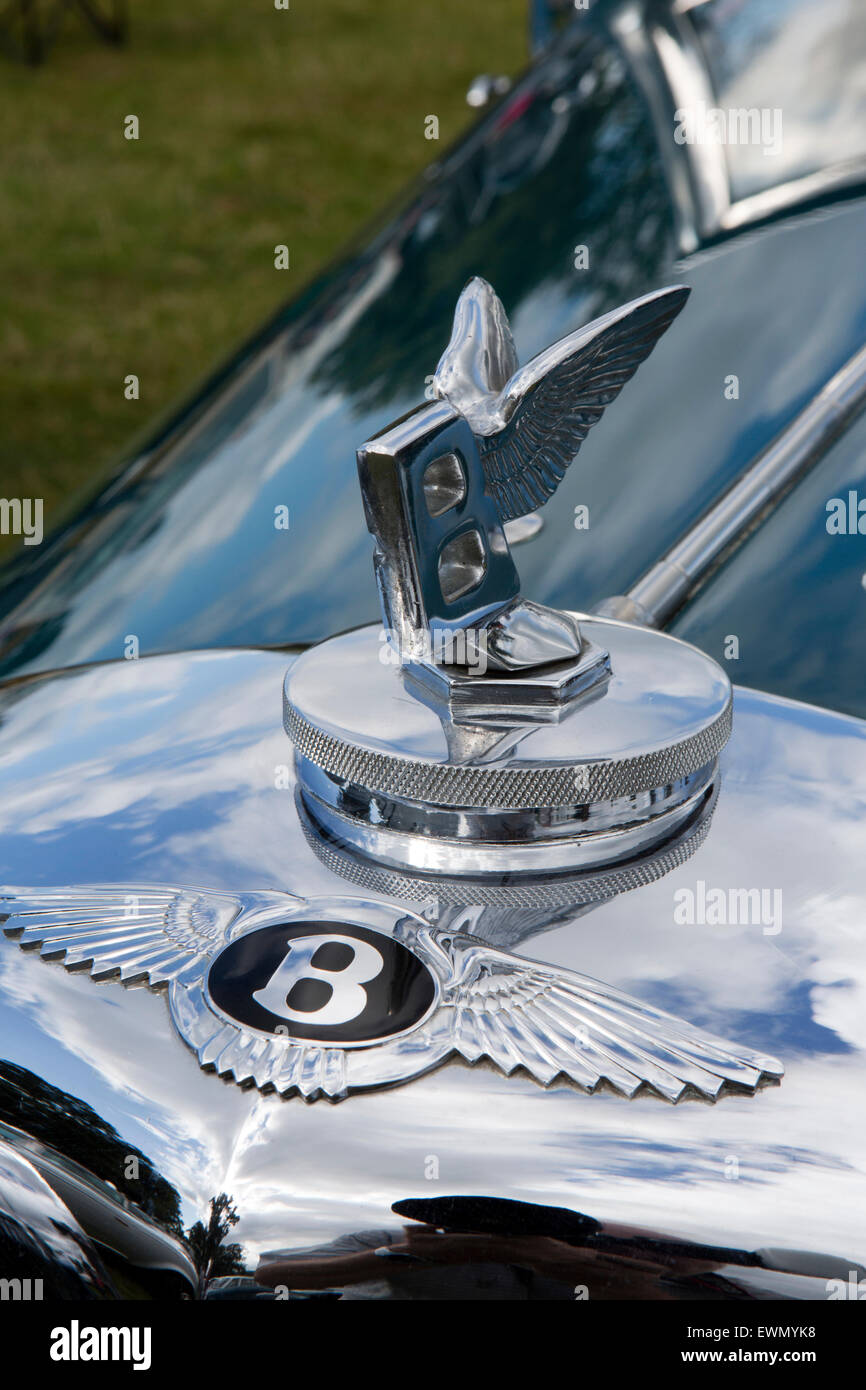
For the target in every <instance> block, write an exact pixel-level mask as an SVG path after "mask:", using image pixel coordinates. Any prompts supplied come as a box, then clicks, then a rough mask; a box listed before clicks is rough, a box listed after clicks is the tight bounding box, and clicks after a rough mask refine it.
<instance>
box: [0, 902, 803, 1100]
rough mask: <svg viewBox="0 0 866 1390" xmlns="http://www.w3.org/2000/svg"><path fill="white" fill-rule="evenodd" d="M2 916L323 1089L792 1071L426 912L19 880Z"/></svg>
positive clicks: (669, 1082) (676, 1089) (744, 1084)
mask: <svg viewBox="0 0 866 1390" xmlns="http://www.w3.org/2000/svg"><path fill="white" fill-rule="evenodd" d="M348 914H351V920H345V918H346V916H347V915H348ZM0 916H3V917H5V922H4V930H5V931H6V932H7V934H12V935H14V936H15V937H16V938H17V939H18V941H19V943H20V945H21V946H23V947H25V948H30V949H35V948H38V949H39V951H40V953H41V954H42V955H43V956H45V957H48V958H51V957H54V958H62V959H63V960H64V963H65V964H66V965H67V966H68V967H69V968H70V969H73V968H76V967H77V968H79V969H80V968H81V967H82V966H85V965H89V968H90V973H91V974H92V975H93V977H94V979H101V978H105V977H107V976H111V975H118V976H119V977H120V979H121V980H125V981H133V980H139V981H142V980H143V981H145V982H147V983H148V984H150V985H151V986H153V987H163V988H166V989H167V990H168V997H169V1006H170V1009H171V1014H172V1018H173V1019H174V1022H175V1025H176V1027H177V1029H178V1031H179V1033H180V1034H181V1037H183V1038H184V1039H185V1041H186V1042H187V1043H188V1044H189V1045H190V1046H191V1047H192V1048H193V1050H194V1051H195V1053H196V1055H197V1057H198V1060H199V1062H200V1063H201V1064H202V1066H205V1067H208V1068H211V1069H213V1070H215V1071H217V1072H219V1073H220V1074H221V1075H228V1076H231V1077H232V1078H233V1079H234V1080H235V1081H237V1082H239V1083H249V1082H253V1083H254V1084H255V1085H257V1086H259V1087H262V1088H272V1089H274V1090H277V1091H279V1092H281V1093H283V1094H288V1093H291V1092H297V1093H299V1094H300V1095H303V1096H304V1097H305V1098H307V1099H310V1100H312V1099H316V1098H317V1097H318V1096H326V1097H328V1098H329V1099H331V1100H338V1099H340V1098H341V1097H343V1096H345V1095H346V1094H347V1093H348V1092H349V1091H350V1090H356V1089H359V1088H366V1087H371V1086H382V1085H393V1084H394V1083H395V1082H399V1081H406V1080H409V1079H410V1078H412V1077H413V1076H418V1075H420V1074H421V1073H423V1072H425V1071H429V1070H430V1069H431V1068H433V1067H436V1066H438V1065H439V1064H440V1063H441V1062H442V1061H444V1060H445V1058H447V1057H448V1056H449V1055H450V1054H452V1053H458V1054H460V1055H461V1056H462V1057H463V1058H464V1059H465V1060H467V1061H469V1062H477V1061H479V1060H480V1059H481V1058H487V1059H488V1060H489V1061H491V1062H492V1063H493V1064H494V1065H495V1066H496V1067H498V1068H499V1070H500V1071H502V1072H505V1073H506V1074H508V1073H510V1072H512V1071H514V1070H515V1068H517V1067H522V1068H524V1069H525V1070H526V1071H528V1072H529V1073H530V1074H531V1075H532V1076H534V1077H535V1078H536V1080H538V1081H541V1082H543V1083H549V1082H551V1081H552V1080H554V1078H555V1077H557V1076H559V1075H562V1076H564V1077H568V1078H570V1079H571V1080H572V1081H574V1082H576V1083H577V1084H578V1085H579V1086H581V1087H583V1088H585V1089H587V1090H595V1089H596V1088H597V1087H599V1086H600V1085H602V1083H603V1082H606V1083H607V1084H608V1085H609V1086H610V1087H612V1088H613V1089H614V1090H616V1091H619V1092H620V1093H621V1094H624V1095H629V1096H630V1095H633V1094H634V1093H635V1092H636V1091H637V1090H639V1089H640V1088H642V1087H647V1088H649V1089H651V1090H653V1091H655V1092H656V1093H657V1094H658V1095H660V1096H662V1097H664V1098H665V1099H667V1100H672V1101H673V1100H678V1099H679V1097H680V1096H681V1095H682V1094H683V1093H684V1092H685V1091H686V1090H687V1089H691V1090H692V1091H694V1092H695V1093H696V1094H700V1095H702V1096H703V1097H704V1098H705V1099H715V1098H716V1097H717V1096H718V1094H719V1092H720V1091H721V1090H722V1088H723V1087H725V1086H726V1085H728V1086H731V1087H733V1088H735V1089H743V1088H746V1089H753V1088H754V1087H755V1086H757V1084H758V1083H759V1082H760V1081H762V1080H765V1079H769V1078H770V1077H772V1076H776V1075H778V1063H775V1062H774V1061H773V1059H772V1058H768V1057H764V1056H761V1055H760V1054H758V1053H756V1052H753V1051H751V1050H750V1049H748V1048H737V1047H733V1046H732V1045H731V1044H728V1043H724V1042H722V1041H721V1040H719V1039H716V1038H713V1037H711V1036H709V1035H708V1034H705V1033H702V1032H700V1031H699V1030H697V1029H693V1028H690V1027H689V1025H688V1024H685V1023H683V1022H682V1021H681V1020H679V1019H676V1018H674V1017H672V1016H671V1015H670V1014H666V1013H662V1012H661V1011H659V1010H656V1009H648V1008H647V1007H646V1006H645V1005H643V1004H640V1003H639V1002H638V1001H637V1000H636V999H631V998H630V997H629V996H628V995H626V994H623V993H621V992H620V991H618V990H612V989H609V988H608V987H607V986H605V985H602V984H600V983H599V982H598V981H596V980H591V979H588V978H586V977H585V976H583V975H578V974H575V973H574V972H573V971H567V970H566V971H563V970H556V969H553V968H552V967H551V966H548V965H544V964H542V963H541V962H538V961H532V960H527V959H522V958H521V957H518V956H515V955H512V954H511V953H509V952H506V951H500V950H496V949H494V948H492V947H491V946H489V945H488V944H487V943H486V942H484V941H480V940H477V939H475V938H474V937H472V936H471V935H468V934H466V933H462V932H459V931H454V930H436V929H435V928H432V927H430V925H429V924H428V923H426V922H425V921H424V920H423V919H422V918H419V917H417V916H415V915H414V914H407V915H405V916H400V914H394V913H393V912H389V911H388V910H387V909H379V910H378V911H377V910H375V909H370V908H368V909H367V910H366V911H365V912H362V913H361V914H359V912H358V909H357V905H353V904H352V903H351V902H348V901H346V902H342V903H340V902H337V903H330V904H322V903H318V904H316V903H310V902H303V901H302V900H300V899H298V898H295V897H292V896H291V895H290V894H288V893H248V894H238V895H237V896H233V895H230V894H220V893H210V892H206V891H192V890H189V889H181V888H174V887H171V886H160V887H153V886H150V887H147V886H138V887H135V886H132V887H129V888H124V889H123V890H122V891H121V890H118V889H109V888H105V887H82V888H79V889H64V890H63V891H62V892H50V891H41V892H39V891H27V890H19V891H17V892H14V893H7V894H6V895H5V897H4V898H2V899H0ZM359 916H360V918H361V920H359ZM328 982H329V983H328ZM323 983H324V984H325V985H326V987H325V988H324V989H323ZM322 995H324V998H323V997H322Z"/></svg>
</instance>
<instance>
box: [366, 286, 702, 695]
mask: <svg viewBox="0 0 866 1390" xmlns="http://www.w3.org/2000/svg"><path fill="white" fill-rule="evenodd" d="M688 295H689V291H688V289H685V288H682V287H673V288H668V289H664V290H658V291H656V292H655V293H653V294H648V295H644V297H643V298H641V299H636V300H634V301H633V302H632V303H631V304H626V305H625V306H624V307H623V308H621V309H617V310H614V311H613V312H612V313H609V314H605V315H604V316H603V317H602V318H599V319H596V320H595V321H594V322H593V323H591V324H589V325H588V326H587V327H586V328H582V329H579V330H578V331H577V332H576V333H571V334H569V336H568V337H566V338H563V339H561V340H560V341H559V342H558V343H554V344H553V346H552V347H549V348H547V349H546V351H544V352H542V353H539V355H538V356H537V357H534V358H533V359H532V361H531V362H529V363H528V364H527V365H526V366H525V367H522V368H518V364H517V353H516V351H515V348H514V341H513V339H512V336H511V330H510V328H509V326H508V319H507V317H506V314H505V310H504V308H503V307H502V303H501V302H500V300H499V298H498V296H497V295H496V294H495V292H494V290H493V289H492V287H491V286H490V285H489V284H488V283H487V281H486V280H482V279H480V278H479V277H477V276H476V277H475V278H474V279H472V280H470V281H469V284H468V285H467V286H466V288H465V289H464V291H463V293H462V294H461V296H460V298H459V300H458V302H457V309H456V312H455V315H454V329H453V333H452V336H451V341H450V343H449V344H448V347H447V348H446V350H445V352H444V354H443V355H442V358H441V359H440V362H439V365H438V367H437V369H436V372H435V375H434V377H433V381H432V394H433V395H434V397H436V399H437V402H438V403H437V404H435V405H432V406H430V407H428V408H426V409H424V408H422V410H421V411H419V412H416V413H415V414H414V415H413V416H411V417H410V419H409V421H406V422H401V424H400V425H398V426H396V427H394V428H393V429H392V430H389V431H387V432H386V433H385V434H384V435H381V436H378V437H377V438H376V439H375V440H372V441H371V442H370V443H369V444H367V445H365V446H364V448H363V449H362V450H361V451H360V453H359V455H358V467H359V470H360V476H361V487H362V491H363V493H364V499H365V505H366V509H367V520H368V525H369V527H370V530H371V531H372V533H373V535H374V537H375V541H376V570H377V576H378V579H379V585H380V591H381V595H382V603H383V610H384V614H385V621H386V627H388V628H389V629H390V630H391V634H392V640H396V641H399V642H400V644H401V646H402V648H403V650H404V652H405V653H406V654H407V655H409V654H410V653H412V652H414V651H417V649H418V646H419V643H421V642H422V641H423V635H425V634H427V633H431V632H432V633H433V634H436V635H440V636H442V635H445V634H448V635H449V636H450V637H451V638H452V656H451V657H450V658H449V659H450V661H451V664H454V665H458V666H459V665H461V664H467V663H468V664H472V663H473V662H475V663H476V665H477V662H478V660H479V659H483V661H484V664H485V667H490V668H493V669H498V670H504V671H516V670H524V669H531V668H537V667H541V666H544V665H546V664H549V663H550V662H558V661H562V660H564V659H566V658H569V657H570V658H577V657H579V655H580V652H581V639H580V632H579V629H578V626H577V623H576V622H575V621H574V619H573V618H572V617H571V616H570V615H568V614H564V613H560V612H557V611H556V610H555V609H550V608H544V607H542V606H541V605H539V604H536V603H532V602H530V601H528V600H526V599H523V598H521V597H520V596H519V583H520V582H519V579H518V575H517V570H516V568H515V566H514V563H513V561H512V559H511V555H510V552H509V548H508V543H507V541H506V539H505V533H504V531H503V525H504V523H505V522H506V521H509V520H512V519H513V518H515V517H520V516H524V515H525V514H526V513H528V512H531V511H533V510H534V509H535V508H536V507H539V506H541V504H542V503H544V502H546V501H547V500H548V499H549V498H550V497H552V496H553V494H554V492H555V491H556V489H557V487H558V486H559V483H560V482H561V481H562V478H563V476H564V474H565V471H566V469H567V468H568V466H569V464H570V463H571V461H572V459H573V458H574V456H575V455H576V454H577V452H578V450H579V449H580V447H581V445H582V443H583V441H584V439H585V438H586V436H587V434H588V432H589V430H590V429H591V427H592V426H593V425H594V424H596V423H597V421H598V420H600V419H601V416H602V415H603V413H604V410H605V408H606V407H607V406H608V405H609V404H610V403H611V402H612V401H613V400H615V399H616V397H617V396H618V395H619V393H620V391H621V390H622V388H623V386H624V385H625V383H626V382H627V381H628V380H629V379H630V377H632V376H633V375H634V373H635V372H636V371H637V368H638V366H639V365H640V363H641V362H642V361H643V360H644V359H645V358H646V357H648V356H649V354H650V352H651V351H652V349H653V347H654V346H655V344H656V342H657V341H658V339H659V338H660V337H661V335H662V334H663V333H664V331H665V329H666V328H667V327H668V326H669V325H670V323H671V322H672V321H673V319H674V318H675V317H676V315H677V314H678V313H679V311H680V309H681V308H682V307H683V304H684V303H685V301H686V299H687V298H688ZM456 633H459V634H460V635H461V636H462V637H463V638H464V643H465V640H467V639H468V643H469V645H468V647H467V646H465V644H464V646H463V647H462V648H460V646H459V644H458V645H457V657H456V659H454V656H453V651H454V645H453V638H454V636H455V634H456Z"/></svg>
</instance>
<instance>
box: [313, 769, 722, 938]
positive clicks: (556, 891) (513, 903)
mask: <svg viewBox="0 0 866 1390" xmlns="http://www.w3.org/2000/svg"><path fill="white" fill-rule="evenodd" d="M718 794H719V784H718V782H715V783H714V784H713V785H712V786H711V787H709V788H708V789H707V791H706V792H705V793H704V795H703V797H702V798H701V802H700V805H699V807H698V809H697V810H696V811H695V812H694V813H693V814H692V815H691V816H690V817H689V820H688V823H687V824H686V825H685V826H684V827H683V828H682V829H681V830H680V831H679V832H678V833H677V834H676V835H675V836H674V837H673V839H672V840H670V841H669V842H668V843H667V844H665V845H664V846H663V847H662V848H661V849H658V848H657V849H653V850H649V851H646V852H645V853H643V854H638V855H636V856H635V857H634V858H633V859H630V860H627V861H626V862H625V863H623V864H617V865H612V866H611V867H609V868H605V869H602V870H597V871H593V870H590V871H588V872H585V873H581V874H567V873H561V874H549V875H547V876H545V877H533V878H532V879H531V880H528V881H527V882H526V883H518V882H513V883H506V882H499V883H486V882H482V881H480V880H470V881H467V880H466V879H465V878H463V879H460V878H448V877H447V876H443V875H441V874H417V873H412V872H404V871H401V870H398V869H391V868H387V867H382V866H380V865H378V864H376V863H375V862H373V861H371V860H369V859H364V858H362V857H361V856H359V855H356V854H353V853H352V851H351V850H350V849H347V848H343V847H342V846H341V845H338V844H336V843H335V842H334V841H333V840H332V839H331V838H330V837H329V836H328V835H327V834H325V833H324V832H323V831H322V829H321V828H320V827H319V826H318V825H317V824H316V823H315V820H314V818H313V817H312V816H311V814H310V812H309V811H308V809H307V807H306V805H305V803H304V800H303V797H302V795H301V794H300V792H298V793H296V804H297V807H298V818H299V820H300V823H301V828H302V830H303V832H304V836H305V838H306V840H307V843H308V844H309V845H310V847H311V849H312V850H313V852H314V854H315V855H316V858H317V859H319V860H320V862H321V863H323V864H324V865H326V867H327V868H329V869H330V870H331V871H332V872H333V873H336V874H338V875H339V876H340V877H341V878H344V879H347V880H348V881H349V882H350V883H353V884H354V885H355V886H356V887H360V888H365V889H367V890H368V891H372V892H376V893H384V894H385V895H386V896H388V897H394V898H402V899H404V900H405V901H408V902H416V903H417V902H428V901H429V900H430V899H433V898H436V899H438V900H439V901H440V902H442V903H443V904H454V905H457V906H462V905H465V904H467V903H473V904H479V905H483V906H486V907H496V908H501V909H503V910H505V909H509V910H514V911H518V912H521V913H526V912H528V911H532V910H538V911H541V912H547V911H552V910H555V909H556V908H562V907H574V908H577V907H581V906H583V907H588V906H592V905H594V904H597V903H603V902H609V901H610V899H611V898H615V897H618V896H619V895H620V894H621V893H628V892H631V891H632V890H634V889H635V888H642V887H644V886H645V885H646V884H648V883H655V882H656V881H657V880H658V879H660V878H664V876H665V875H666V874H669V873H670V872H671V871H672V870H673V869H677V868H679V867H680V866H681V865H683V864H685V863H686V861H687V860H689V859H691V857H692V855H693V854H695V853H696V851H697V850H698V849H700V847H701V845H702V844H703V842H704V840H705V838H706V835H707V831H708V830H709V828H710V824H711V822H712V819H713V813H714V811H715V808H716V801H717V800H718Z"/></svg>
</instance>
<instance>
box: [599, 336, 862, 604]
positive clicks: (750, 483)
mask: <svg viewBox="0 0 866 1390" xmlns="http://www.w3.org/2000/svg"><path fill="white" fill-rule="evenodd" d="M864 406H866V347H862V348H861V349H860V351H859V352H857V353H855V355H854V356H853V357H851V358H849V360H848V361H847V362H846V363H845V365H844V367H842V368H841V369H840V370H839V371H838V372H837V373H836V374H835V376H832V377H831V378H830V380H829V381H828V382H827V383H826V384H825V385H824V386H823V387H822V388H821V390H820V391H819V392H818V394H817V395H816V396H814V397H813V399H812V400H811V401H810V402H809V404H808V405H807V406H806V407H805V409H803V410H801V411H800V414H799V415H797V416H796V418H795V419H794V420H793V421H792V422H791V424H790V425H788V426H787V428H786V429H784V430H783V431H782V433H781V434H779V435H778V436H777V437H776V439H774V440H773V442H772V443H771V444H769V445H768V446H767V448H766V449H765V450H764V451H763V453H762V454H759V456H758V458H757V459H756V460H755V462H754V463H752V464H751V465H750V466H749V467H748V468H747V469H746V471H745V472H744V473H743V474H741V476H740V477H739V479H738V480H737V481H736V482H735V483H734V484H733V486H732V487H730V488H729V489H728V491H727V492H725V493H724V494H723V495H722V497H721V498H720V499H719V501H718V502H716V503H715V505H714V506H712V507H711V508H710V510H709V511H708V512H706V513H705V514H704V516H703V517H702V518H701V519H700V521H698V522H697V523H696V524H695V525H694V526H693V527H692V528H691V530H689V531H687V532H686V533H685V535H684V536H682V537H681V538H680V540H678V541H677V542H676V544H675V545H674V546H672V547H671V549H670V550H669V551H668V552H667V553H666V554H665V555H663V556H662V558H661V559H660V560H659V561H658V562H657V563H656V564H655V565H653V566H652V568H651V569H650V570H648V571H647V573H646V574H645V575H644V576H643V578H642V579H639V580H638V582H637V583H636V584H635V585H633V586H632V588H631V589H629V590H628V593H627V594H625V595H618V596H617V597H615V598H612V599H605V600H604V601H603V602H602V603H600V604H599V605H597V607H596V608H595V609H594V611H595V612H596V613H600V614H603V615H605V616H607V617H618V618H623V619H626V620H627V621H631V622H641V623H645V624H646V625H648V626H650V627H664V626H665V624H666V623H667V622H669V621H670V619H671V618H672V617H673V615H674V614H675V613H676V612H677V610H678V609H679V608H681V607H682V606H683V604H684V603H686V602H687V600H689V599H690V598H692V597H693V595H694V593H695V591H696V589H697V588H698V586H699V585H700V584H701V583H702V582H703V581H704V580H705V579H706V577H707V575H708V574H709V573H710V571H711V570H712V569H713V568H714V567H715V566H716V564H717V563H718V562H719V560H720V559H721V557H722V555H723V554H724V553H725V552H730V551H731V550H732V549H734V548H736V547H737V546H739V545H741V544H742V542H743V541H744V540H745V538H746V536H747V534H748V533H749V532H750V531H751V530H752V529H753V527H754V526H755V525H756V524H759V523H760V522H761V521H763V520H764V518H765V517H766V516H768V515H769V514H770V512H771V511H773V510H774V509H775V507H776V506H777V505H778V503H779V502H780V501H781V499H782V497H783V495H784V494H785V493H786V492H787V491H788V489H789V488H790V487H792V486H793V484H794V483H795V482H797V481H798V480H799V479H800V478H801V477H802V476H803V475H804V474H805V473H807V472H808V471H809V470H810V469H811V468H813V467H814V465H815V464H816V463H817V462H818V461H819V459H821V458H823V456H824V455H825V454H826V452H827V450H828V449H829V447H830V445H831V444H832V443H833V442H834V441H835V440H836V439H837V438H838V437H839V435H840V434H842V433H843V431H844V430H845V429H847V427H848V426H849V425H850V424H851V423H852V422H853V420H854V419H855V417H856V416H857V415H858V414H859V413H860V411H861V410H862V409H863V407H864Z"/></svg>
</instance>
